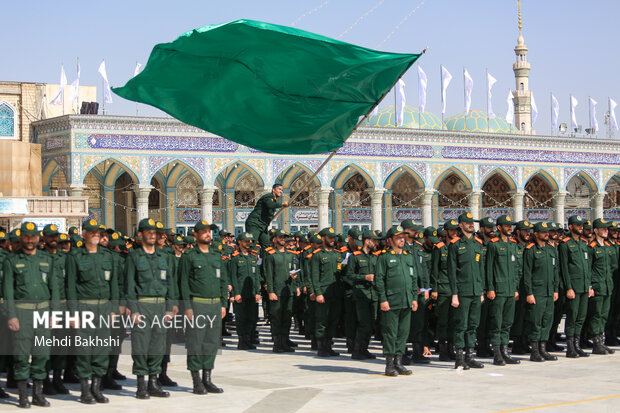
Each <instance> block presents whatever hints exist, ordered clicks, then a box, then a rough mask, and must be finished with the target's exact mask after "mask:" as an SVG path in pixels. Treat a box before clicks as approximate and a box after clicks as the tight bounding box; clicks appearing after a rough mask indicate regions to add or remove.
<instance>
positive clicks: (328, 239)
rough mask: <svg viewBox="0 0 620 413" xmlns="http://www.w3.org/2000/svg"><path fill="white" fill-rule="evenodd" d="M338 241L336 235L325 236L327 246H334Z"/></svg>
mask: <svg viewBox="0 0 620 413" xmlns="http://www.w3.org/2000/svg"><path fill="white" fill-rule="evenodd" d="M335 243H336V238H334V237H327V236H326V237H323V245H325V246H326V247H327V248H334V244H335Z"/></svg>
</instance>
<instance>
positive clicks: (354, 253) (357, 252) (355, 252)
mask: <svg viewBox="0 0 620 413" xmlns="http://www.w3.org/2000/svg"><path fill="white" fill-rule="evenodd" d="M353 255H362V251H354V252H353Z"/></svg>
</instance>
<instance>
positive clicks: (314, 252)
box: [312, 248, 321, 254]
mask: <svg viewBox="0 0 620 413" xmlns="http://www.w3.org/2000/svg"><path fill="white" fill-rule="evenodd" d="M319 251H321V249H320V248H317V249H315V250H314V251H312V254H316V253H317V252H319Z"/></svg>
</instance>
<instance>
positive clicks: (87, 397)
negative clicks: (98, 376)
mask: <svg viewBox="0 0 620 413" xmlns="http://www.w3.org/2000/svg"><path fill="white" fill-rule="evenodd" d="M80 403H84V404H95V403H97V401H96V400H95V398H94V397H93V393H92V392H91V391H90V387H89V386H88V378H83V379H80Z"/></svg>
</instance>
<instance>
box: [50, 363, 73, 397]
mask: <svg viewBox="0 0 620 413" xmlns="http://www.w3.org/2000/svg"><path fill="white" fill-rule="evenodd" d="M52 386H54V390H56V393H57V394H69V390H68V389H67V388H66V387H65V384H64V383H63V382H62V370H58V369H57V370H54V378H53V379H52Z"/></svg>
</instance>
